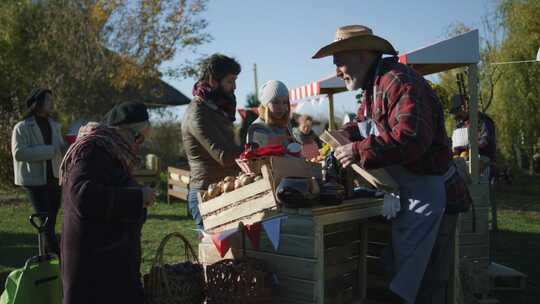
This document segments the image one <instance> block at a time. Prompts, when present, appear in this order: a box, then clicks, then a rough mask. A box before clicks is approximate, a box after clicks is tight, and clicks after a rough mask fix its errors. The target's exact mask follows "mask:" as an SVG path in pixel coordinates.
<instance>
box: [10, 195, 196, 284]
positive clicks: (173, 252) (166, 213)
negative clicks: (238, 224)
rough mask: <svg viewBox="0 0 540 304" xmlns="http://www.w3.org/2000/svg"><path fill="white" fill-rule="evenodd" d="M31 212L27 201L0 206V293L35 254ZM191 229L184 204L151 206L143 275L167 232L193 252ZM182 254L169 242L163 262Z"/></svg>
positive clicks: (175, 243) (175, 242)
mask: <svg viewBox="0 0 540 304" xmlns="http://www.w3.org/2000/svg"><path fill="white" fill-rule="evenodd" d="M31 212H32V208H31V207H30V204H29V203H27V202H10V203H3V204H0V282H1V283H0V286H1V287H0V290H2V289H3V285H4V281H5V277H6V276H7V275H8V274H9V272H10V271H11V270H12V269H13V268H18V267H22V266H23V264H24V262H25V260H26V259H27V258H28V257H30V256H32V255H35V254H37V253H38V246H37V234H36V231H35V229H34V228H33V227H32V226H31V225H30V224H29V223H28V220H27V218H28V216H29V215H30V213H31ZM60 227H61V224H60V223H57V231H58V230H60ZM194 227H195V224H194V223H193V220H192V219H191V217H188V216H187V215H186V204H185V202H182V203H178V202H175V203H173V204H171V205H167V204H166V203H163V202H160V203H157V204H155V205H154V206H153V207H152V208H151V209H150V212H149V217H148V221H147V222H146V224H145V226H144V228H143V240H142V247H143V269H142V271H143V273H146V272H147V271H148V270H149V269H150V266H151V264H152V260H153V258H154V255H155V253H156V249H157V248H158V246H159V243H160V241H161V240H162V239H163V237H165V235H167V234H168V233H170V232H173V231H178V232H180V233H182V234H183V235H184V236H186V237H187V238H188V239H189V240H190V242H191V244H192V245H193V246H194V250H195V253H197V240H196V234H197V233H196V232H195V231H193V230H192V228H194ZM183 252H184V247H183V245H182V243H181V241H180V240H178V239H171V241H169V243H168V245H167V247H166V248H165V258H166V261H176V260H179V259H182V258H183V256H184V254H183Z"/></svg>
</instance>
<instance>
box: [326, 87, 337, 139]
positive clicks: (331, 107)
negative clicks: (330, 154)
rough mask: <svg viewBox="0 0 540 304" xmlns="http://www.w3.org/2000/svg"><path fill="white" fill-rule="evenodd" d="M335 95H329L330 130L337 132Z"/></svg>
mask: <svg viewBox="0 0 540 304" xmlns="http://www.w3.org/2000/svg"><path fill="white" fill-rule="evenodd" d="M334 118H335V117H334V94H328V130H330V131H332V130H335V127H336V125H335V122H334Z"/></svg>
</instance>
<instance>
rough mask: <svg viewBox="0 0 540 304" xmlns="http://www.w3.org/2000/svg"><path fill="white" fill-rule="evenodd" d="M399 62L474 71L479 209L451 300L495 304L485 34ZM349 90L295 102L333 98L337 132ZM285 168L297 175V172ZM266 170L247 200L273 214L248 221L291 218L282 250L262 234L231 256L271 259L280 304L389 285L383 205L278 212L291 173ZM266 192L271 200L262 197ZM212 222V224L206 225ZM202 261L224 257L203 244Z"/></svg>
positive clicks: (341, 299)
mask: <svg viewBox="0 0 540 304" xmlns="http://www.w3.org/2000/svg"><path fill="white" fill-rule="evenodd" d="M399 60H400V62H401V63H404V64H408V65H410V66H412V67H413V68H414V69H415V70H417V71H418V72H419V73H420V74H422V75H429V74H433V73H438V72H442V71H446V70H449V69H453V68H458V67H466V68H467V70H468V88H469V93H470V99H469V101H470V104H469V107H468V108H469V111H470V112H469V119H470V126H471V128H469V130H468V133H469V134H468V136H469V142H470V153H469V155H470V161H469V162H468V166H469V168H468V169H469V172H470V174H471V177H472V178H471V180H472V182H471V184H470V185H469V189H470V192H471V195H472V197H473V201H474V206H475V208H471V210H470V211H469V212H467V213H464V214H461V215H460V220H459V221H458V228H457V231H458V232H459V233H456V239H455V246H454V248H455V260H454V267H453V277H454V280H453V286H454V288H452V290H451V292H450V294H449V303H458V298H459V297H460V295H462V294H463V293H464V292H463V290H461V289H460V286H463V288H462V289H467V290H466V292H468V293H470V294H475V295H480V298H479V303H492V302H489V301H491V299H488V295H489V293H490V288H491V287H490V286H492V282H493V278H492V277H490V276H489V272H488V269H489V268H490V264H491V259H490V256H489V252H490V250H489V226H488V210H489V206H490V204H489V199H490V198H489V184H488V183H489V179H487V178H486V177H484V176H482V175H481V174H480V168H479V167H480V164H479V157H478V143H477V136H478V134H477V132H476V131H475V130H477V126H478V99H477V95H478V87H477V83H478V81H477V79H478V70H477V64H478V62H479V60H480V54H479V34H478V30H474V31H470V32H467V33H464V34H461V35H459V36H456V37H453V38H450V39H447V40H444V41H440V42H437V43H434V44H431V45H428V46H426V47H424V48H420V49H417V50H414V51H411V52H408V53H405V54H402V55H400V56H399ZM344 91H346V88H345V84H344V82H343V81H342V80H341V79H339V78H337V77H336V76H330V77H326V78H323V79H321V80H318V81H314V82H311V83H309V84H307V85H305V86H301V87H299V88H295V89H292V90H290V99H291V102H292V103H296V102H298V101H299V100H301V99H305V98H316V97H317V96H320V95H327V96H328V101H329V105H328V107H329V108H328V112H329V122H330V124H329V127H330V129H333V128H334V127H335V123H334V111H333V109H334V107H333V94H336V93H339V92H344ZM282 167H283V166H282ZM284 167H288V168H289V169H290V170H293V169H294V168H293V167H292V166H284ZM297 169H298V168H297ZM266 170H268V172H267V173H266V176H265V177H264V178H263V180H260V181H258V182H257V183H258V184H257V185H256V186H252V187H251V188H250V189H252V190H249V189H243V190H242V193H243V194H244V195H246V197H245V198H244V199H243V201H248V196H249V195H251V197H250V199H254V200H249V201H250V202H253V204H252V205H251V206H252V208H255V207H256V206H259V207H260V208H263V209H264V210H265V212H263V213H258V214H251V215H250V212H249V211H246V210H247V209H246V210H244V211H243V212H246V213H245V214H240V215H241V216H244V219H245V220H246V222H245V223H244V224H250V223H254V222H257V221H261V220H263V219H264V218H267V217H272V216H275V215H276V214H281V215H285V216H286V220H284V221H283V222H282V223H281V231H280V239H281V242H280V246H279V247H278V248H275V247H274V246H273V243H272V242H271V240H269V239H268V237H266V236H265V235H264V234H262V235H261V240H260V246H259V248H258V249H256V248H253V247H251V245H249V243H247V245H245V244H246V242H242V244H239V243H238V242H236V243H233V244H231V250H230V251H229V252H228V253H227V255H225V257H224V258H238V257H241V256H243V255H244V254H245V255H247V256H250V257H255V258H259V259H262V260H264V261H266V262H267V263H268V265H269V267H270V270H271V271H273V272H274V273H275V274H276V276H277V285H278V286H279V288H278V290H279V291H278V299H277V301H279V302H280V303H293V304H294V303H303V304H307V303H361V301H363V300H365V299H368V298H370V294H369V293H370V291H369V290H371V289H370V288H373V289H376V288H377V287H384V288H386V287H387V286H388V282H389V278H388V277H387V276H386V275H385V274H384V271H383V265H382V262H381V252H382V248H383V247H384V246H385V245H386V243H387V242H388V241H389V231H390V229H389V225H388V223H385V222H384V221H381V220H380V217H379V215H381V213H382V200H380V199H374V198H364V199H352V200H346V201H344V202H343V203H342V204H340V205H337V206H324V205H316V206H312V207H310V208H298V209H287V208H277V205H275V193H274V192H273V191H274V190H275V185H276V184H277V183H278V182H279V178H280V176H281V177H285V176H287V174H286V173H283V172H282V173H281V175H280V176H276V174H275V172H276V170H275V168H274V165H273V164H271V165H269V167H268V168H267V169H266ZM277 171H279V170H277ZM308 171H309V170H308ZM301 172H302V170H293V172H292V173H291V174H292V176H298V174H302V173H301ZM305 172H306V171H305ZM310 172H311V173H309V174H311V175H307V176H316V175H314V174H315V173H313V171H310ZM263 175H264V174H263ZM278 175H279V174H278ZM289 176H291V175H289ZM265 180H266V181H265ZM256 189H258V190H256ZM261 190H263V191H264V194H261V193H259V192H260V191H261ZM237 191H239V190H237ZM250 191H255V192H254V193H251V192H250ZM250 193H251V194H250ZM257 193H258V194H257ZM224 197H225V198H223V199H222V200H220V204H222V205H214V207H209V206H210V204H208V205H206V206H205V207H208V208H209V209H208V210H204V209H205V207H203V208H201V214H203V219H204V216H205V213H206V214H211V213H212V212H215V210H217V209H215V208H218V209H219V208H223V207H224V206H226V205H231V204H233V196H232V195H231V194H224ZM250 204H251V203H250ZM203 205H204V204H203ZM233 213H235V212H234V211H230V212H229V214H228V215H227V216H232V214H233ZM240 215H238V214H235V215H234V216H240ZM212 221H213V222H212V225H213V226H214V227H219V226H220V225H222V227H221V228H223V229H225V228H230V227H225V223H226V222H227V221H230V218H228V219H225V218H222V219H218V220H216V219H215V218H212ZM206 224H207V222H206V221H205V226H206ZM242 249H244V250H242ZM199 258H200V260H201V261H202V262H203V263H204V264H212V263H214V262H216V261H219V260H221V259H223V258H222V257H220V255H219V254H218V252H217V251H216V249H215V247H214V245H213V244H212V242H211V241H206V242H202V243H201V244H200V245H199ZM459 274H461V275H459ZM377 303H379V302H377ZM381 303H385V302H381Z"/></svg>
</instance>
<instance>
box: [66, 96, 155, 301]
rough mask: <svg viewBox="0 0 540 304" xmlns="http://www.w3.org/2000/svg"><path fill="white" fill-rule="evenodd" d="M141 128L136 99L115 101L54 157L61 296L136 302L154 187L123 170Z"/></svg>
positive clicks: (130, 163) (143, 119)
mask: <svg viewBox="0 0 540 304" xmlns="http://www.w3.org/2000/svg"><path fill="white" fill-rule="evenodd" d="M149 129H150V124H149V122H148V112H147V109H146V106H145V105H144V104H142V103H133V102H129V103H122V104H119V105H117V106H116V107H115V108H113V109H112V110H111V111H110V112H109V113H108V114H107V117H106V124H99V123H89V124H87V125H85V126H83V127H82V128H81V130H80V131H79V135H78V138H77V141H76V142H75V143H74V144H73V145H72V146H71V147H70V149H69V150H68V152H67V154H66V156H65V158H64V160H63V162H62V165H61V173H60V182H61V184H62V185H63V206H64V214H63V226H62V240H61V253H62V255H61V256H62V281H63V287H64V304H90V303H100V304H104V303H130V304H142V303H143V302H144V296H143V288H142V284H141V280H140V269H139V268H140V265H141V247H140V238H141V228H142V225H143V223H144V221H145V218H146V208H147V207H149V206H150V205H151V204H152V203H153V201H154V199H155V195H154V193H153V191H152V190H151V189H150V188H148V187H142V186H140V185H138V184H137V182H136V181H135V180H134V179H133V176H132V175H131V170H132V168H133V167H134V166H135V165H136V164H137V162H138V158H137V156H136V153H137V150H138V147H139V145H140V144H141V143H142V142H143V141H144V139H145V137H146V136H147V134H148V132H149Z"/></svg>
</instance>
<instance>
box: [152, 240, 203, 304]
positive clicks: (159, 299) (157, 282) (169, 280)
mask: <svg viewBox="0 0 540 304" xmlns="http://www.w3.org/2000/svg"><path fill="white" fill-rule="evenodd" d="M173 237H174V238H179V239H180V240H182V242H183V243H184V257H185V261H188V262H185V263H179V264H175V265H168V264H164V263H163V252H164V249H165V245H166V244H167V242H168V241H169V240H170V239H172V238H173ZM191 261H193V262H195V263H193V264H191V263H190V262H191ZM192 265H194V266H192ZM179 266H190V269H191V271H190V272H189V273H186V272H178V271H175V270H177V269H178V268H179ZM175 268H176V269H175ZM185 268H187V267H185ZM143 281H144V290H145V303H146V304H176V303H178V304H183V303H194V304H195V303H203V301H204V297H205V282H204V270H203V267H202V265H201V264H200V263H199V260H198V259H197V256H196V255H195V251H194V250H193V247H191V245H190V244H189V241H188V240H187V239H186V238H185V237H184V236H183V235H182V234H180V233H178V232H175V233H171V234H168V235H167V236H165V238H163V240H162V241H161V243H160V244H159V247H158V250H157V252H156V256H155V258H154V261H153V263H152V268H151V270H150V273H148V274H146V275H144V277H143Z"/></svg>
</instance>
